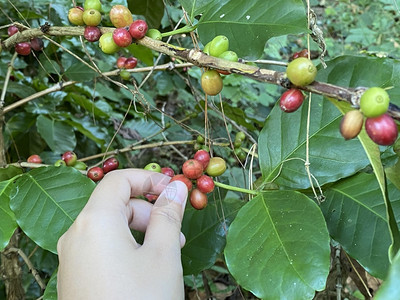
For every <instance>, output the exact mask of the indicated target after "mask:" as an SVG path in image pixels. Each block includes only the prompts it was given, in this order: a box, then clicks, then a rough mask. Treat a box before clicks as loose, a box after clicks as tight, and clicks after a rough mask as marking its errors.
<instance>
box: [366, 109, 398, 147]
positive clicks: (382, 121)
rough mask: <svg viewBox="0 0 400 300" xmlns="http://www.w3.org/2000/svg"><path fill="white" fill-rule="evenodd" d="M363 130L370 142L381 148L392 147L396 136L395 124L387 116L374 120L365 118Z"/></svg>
mask: <svg viewBox="0 0 400 300" xmlns="http://www.w3.org/2000/svg"><path fill="white" fill-rule="evenodd" d="M365 130H366V131H367V133H368V136H369V137H370V138H371V140H373V141H374V142H375V143H377V144H378V145H382V146H389V145H392V144H393V143H394V142H395V141H396V139H397V135H398V129H397V125H396V122H395V121H394V120H393V119H392V117H391V116H389V115H387V114H383V115H381V116H379V117H376V118H367V119H366V121H365Z"/></svg>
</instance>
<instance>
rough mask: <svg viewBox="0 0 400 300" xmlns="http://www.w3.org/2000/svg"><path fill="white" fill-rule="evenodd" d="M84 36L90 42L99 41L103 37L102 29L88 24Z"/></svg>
mask: <svg viewBox="0 0 400 300" xmlns="http://www.w3.org/2000/svg"><path fill="white" fill-rule="evenodd" d="M83 37H84V38H85V39H86V40H87V41H89V42H97V41H98V40H99V39H100V37H101V31H100V29H99V28H98V27H97V26H86V27H85V32H84V33H83Z"/></svg>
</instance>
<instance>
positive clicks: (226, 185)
mask: <svg viewBox="0 0 400 300" xmlns="http://www.w3.org/2000/svg"><path fill="white" fill-rule="evenodd" d="M214 183H215V186H218V187H220V188H223V189H226V190H230V191H234V192H240V193H246V194H250V195H258V192H257V191H254V190H249V189H244V188H240V187H237V186H231V185H229V184H225V183H221V182H218V181H214Z"/></svg>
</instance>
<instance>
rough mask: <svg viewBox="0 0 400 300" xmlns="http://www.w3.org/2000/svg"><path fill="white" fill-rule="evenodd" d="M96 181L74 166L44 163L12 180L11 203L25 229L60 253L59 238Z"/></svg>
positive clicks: (41, 243) (40, 241) (47, 247)
mask: <svg viewBox="0 0 400 300" xmlns="http://www.w3.org/2000/svg"><path fill="white" fill-rule="evenodd" d="M94 187H95V184H94V183H93V181H91V180H90V179H89V178H87V177H86V176H84V175H82V174H81V173H80V172H79V171H77V170H75V169H74V168H68V167H53V166H50V167H42V168H37V169H34V170H31V171H29V172H28V173H25V174H24V175H22V176H21V177H19V178H18V179H17V180H15V181H14V182H13V187H12V191H11V193H10V207H11V209H12V210H13V211H14V214H15V217H16V220H17V223H18V225H19V226H20V227H21V229H22V230H23V231H24V233H25V234H26V235H27V236H28V237H29V238H30V239H32V240H33V241H34V242H35V243H36V244H38V245H39V246H40V247H42V248H43V249H46V250H48V251H50V252H53V253H57V241H58V239H59V238H60V236H61V235H62V234H63V233H64V232H65V231H66V230H67V229H68V228H69V227H70V226H71V224H72V223H73V221H74V220H75V218H76V217H77V215H78V214H79V212H80V211H81V210H82V208H83V207H84V205H85V204H86V202H87V200H88V199H89V196H90V194H91V192H92V191H93V189H94Z"/></svg>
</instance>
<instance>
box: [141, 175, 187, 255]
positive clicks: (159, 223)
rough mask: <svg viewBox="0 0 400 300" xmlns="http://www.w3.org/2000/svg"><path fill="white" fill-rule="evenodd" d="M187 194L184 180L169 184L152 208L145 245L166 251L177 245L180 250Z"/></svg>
mask: <svg viewBox="0 0 400 300" xmlns="http://www.w3.org/2000/svg"><path fill="white" fill-rule="evenodd" d="M187 195H188V190H187V187H186V185H185V184H184V183H183V182H181V181H173V182H171V183H169V184H168V185H167V187H166V188H165V189H164V191H163V192H162V193H161V194H160V196H159V197H158V199H157V201H156V203H155V204H154V206H153V208H152V210H151V213H150V221H149V224H148V226H147V230H146V236H145V240H144V243H143V244H144V245H149V246H150V247H156V248H159V249H163V250H164V251H165V250H166V249H167V248H170V247H172V249H175V247H176V249H178V251H180V248H181V246H180V245H181V242H180V241H181V223H182V219H183V213H184V211H185V205H186V199H187ZM174 251H175V250H174Z"/></svg>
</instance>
